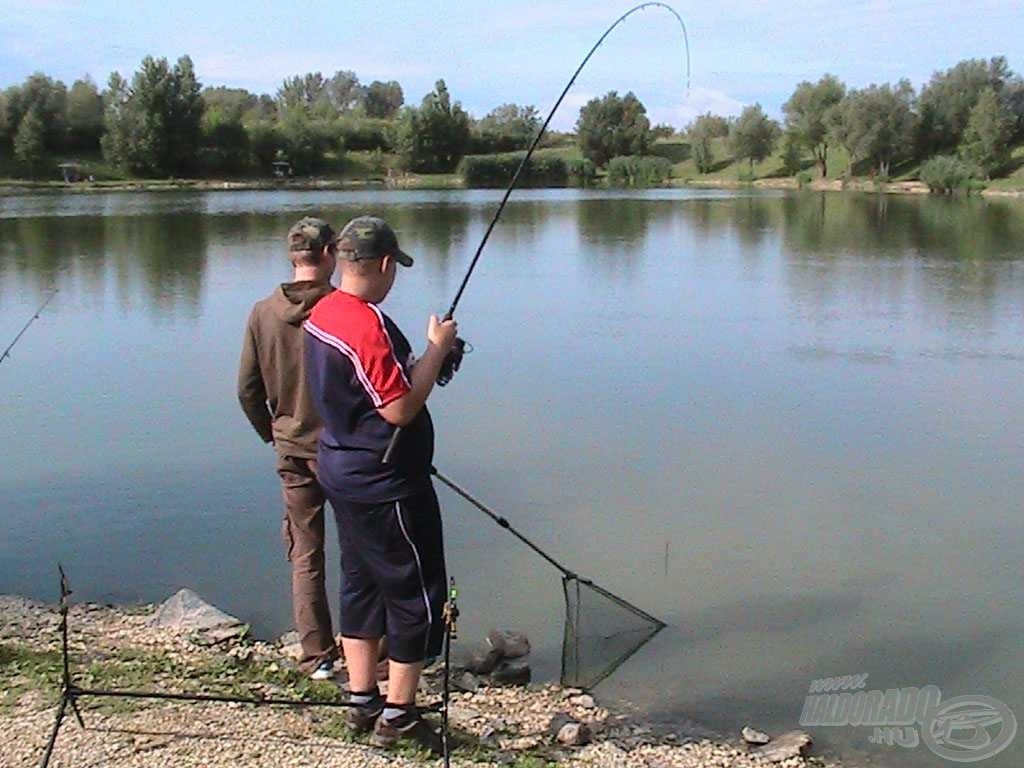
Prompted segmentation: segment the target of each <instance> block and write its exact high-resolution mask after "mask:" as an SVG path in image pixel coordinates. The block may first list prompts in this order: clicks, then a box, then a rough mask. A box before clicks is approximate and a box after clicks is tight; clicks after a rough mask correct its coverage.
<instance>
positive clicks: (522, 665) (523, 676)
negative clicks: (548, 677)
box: [491, 661, 532, 685]
mask: <svg viewBox="0 0 1024 768" xmlns="http://www.w3.org/2000/svg"><path fill="white" fill-rule="evenodd" d="M531 674H532V673H531V672H530V665H529V664H528V663H527V662H525V661H503V662H501V663H500V664H499V665H498V666H497V667H496V668H495V670H494V671H493V672H492V673H491V680H493V681H494V682H495V683H498V684H499V685H527V684H529V682H530V677H531Z"/></svg>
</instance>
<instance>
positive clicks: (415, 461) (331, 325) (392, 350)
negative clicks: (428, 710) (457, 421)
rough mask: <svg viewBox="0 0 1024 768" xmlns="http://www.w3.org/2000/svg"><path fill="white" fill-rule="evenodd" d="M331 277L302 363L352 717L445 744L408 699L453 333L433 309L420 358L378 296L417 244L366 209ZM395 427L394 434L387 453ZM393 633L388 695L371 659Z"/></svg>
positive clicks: (438, 555)
mask: <svg viewBox="0 0 1024 768" xmlns="http://www.w3.org/2000/svg"><path fill="white" fill-rule="evenodd" d="M337 242H338V263H339V266H340V272H341V282H340V285H339V288H338V290H337V291H335V292H334V293H332V294H330V295H329V296H327V297H325V298H324V299H322V300H321V301H320V303H319V304H317V306H316V307H315V309H314V310H313V313H312V314H311V316H310V318H309V320H307V321H306V323H305V326H304V327H305V329H306V331H307V337H306V374H307V379H308V382H309V387H310V393H311V395H312V398H313V402H314V404H315V405H316V408H317V410H318V411H319V413H320V417H321V419H322V422H323V430H322V432H321V434H320V441H319V448H318V452H317V459H318V474H319V477H320V483H321V485H322V486H323V488H324V491H325V492H326V494H327V497H328V499H329V500H330V502H331V506H332V507H333V509H334V513H335V516H336V519H337V523H338V526H337V527H338V538H339V542H340V545H341V561H342V574H343V579H342V581H343V585H342V589H341V612H340V629H341V635H342V645H343V648H344V654H345V660H346V664H347V666H348V672H349V684H350V689H351V696H352V701H353V702H354V703H355V704H357V705H358V706H357V707H355V708H354V709H352V710H351V712H350V724H351V725H352V726H353V727H354V728H356V729H357V730H369V729H370V728H371V727H372V728H373V729H374V741H375V742H376V743H377V744H379V745H382V746H387V745H390V744H393V743H395V742H396V741H397V740H398V739H400V738H409V739H413V740H415V741H417V742H418V743H420V744H422V745H424V746H427V747H429V748H430V749H432V750H434V751H435V752H438V753H439V752H440V749H441V744H440V738H439V736H438V735H437V733H436V732H435V731H434V730H433V729H432V728H430V727H429V726H428V725H427V724H426V723H425V722H424V721H423V720H422V718H421V717H420V715H419V713H418V711H417V710H416V704H415V701H416V689H417V686H418V683H419V676H420V672H421V671H422V669H423V664H424V661H425V660H426V659H427V658H429V657H433V656H437V655H438V654H439V652H440V650H441V642H442V635H443V630H444V626H443V624H444V621H443V617H442V609H443V605H444V601H445V591H446V590H445V586H446V577H445V565H444V546H443V541H442V531H441V516H440V510H439V507H438V502H437V496H436V494H435V493H434V488H433V485H432V483H431V478H430V470H431V464H432V461H433V451H434V428H433V424H432V422H431V419H430V414H429V413H428V411H427V409H426V406H425V404H426V400H427V397H428V395H429V394H430V392H431V390H432V389H433V386H434V383H435V381H436V379H437V376H438V373H439V372H440V370H441V367H442V365H443V363H444V361H445V358H446V357H447V356H448V353H449V351H450V350H451V348H452V345H453V343H454V340H455V333H456V324H455V321H454V320H440V319H438V318H437V316H434V315H432V316H431V317H430V319H429V322H428V326H427V347H426V349H425V351H424V352H423V354H422V355H421V356H420V357H419V359H416V358H414V356H413V354H412V348H411V346H410V344H409V342H408V340H407V339H406V338H405V336H404V335H403V334H402V332H401V331H400V330H399V329H398V326H396V325H395V324H394V322H393V321H392V320H391V318H389V317H388V316H387V315H385V314H383V313H382V312H381V311H380V310H379V309H378V308H377V304H378V303H380V302H381V301H383V300H384V298H385V297H386V296H387V295H388V292H389V291H390V290H391V287H392V285H393V284H394V281H395V275H396V273H397V269H398V265H402V266H404V267H411V266H412V263H413V261H412V258H411V257H410V256H408V254H406V253H405V252H404V251H402V250H401V249H400V248H399V246H398V239H397V237H396V236H395V233H394V231H393V230H392V229H391V227H389V226H388V225H387V223H385V222H384V221H383V220H381V219H379V218H376V217H372V216H361V217H359V218H356V219H353V220H352V221H350V222H349V223H348V224H347V225H345V228H344V229H343V230H342V231H341V234H340V235H339V236H338V240H337ZM397 427H401V428H402V437H401V440H399V441H398V443H397V447H396V449H395V451H394V453H393V455H392V458H391V460H390V461H389V462H388V463H386V464H385V463H384V462H383V461H382V457H383V455H384V452H385V450H386V449H387V445H388V442H389V441H390V439H391V436H392V434H393V433H394V431H395V429H396V428H397ZM384 637H387V648H388V657H389V679H388V697H387V700H386V701H385V700H384V699H383V697H382V696H381V695H380V692H379V690H378V688H377V678H376V662H377V654H378V650H379V647H380V642H381V639H382V638H384Z"/></svg>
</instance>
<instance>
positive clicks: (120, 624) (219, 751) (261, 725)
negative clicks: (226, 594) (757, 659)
mask: <svg viewBox="0 0 1024 768" xmlns="http://www.w3.org/2000/svg"><path fill="white" fill-rule="evenodd" d="M153 610H154V606H139V607H136V608H116V607H109V606H99V605H89V604H84V605H83V604H76V605H73V606H72V608H71V613H70V623H69V626H70V628H71V633H70V655H71V670H72V674H73V675H74V677H75V682H76V683H77V684H78V685H79V686H82V687H84V688H93V689H100V690H102V689H133V690H150V691H152V690H161V691H175V692H192V693H196V692H203V693H207V694H209V693H218V694H231V695H239V696H246V697H257V698H267V697H274V698H287V699H302V700H307V701H308V700H318V701H336V700H339V699H343V698H344V697H345V696H346V695H347V693H346V692H345V690H344V689H343V688H342V687H340V686H341V683H342V681H343V680H344V670H342V672H341V675H342V677H341V679H340V680H339V682H338V683H337V684H336V683H331V682H323V683H313V682H311V681H309V680H307V679H306V678H305V677H303V676H302V675H300V674H299V673H298V672H297V671H296V670H295V664H294V661H293V660H292V659H291V658H290V657H289V655H288V649H287V646H282V645H280V644H270V643H264V642H260V641H258V640H254V639H253V638H251V637H249V636H248V635H242V636H240V637H233V638H231V639H229V640H227V641H218V642H213V643H211V642H210V641H209V640H208V639H207V640H205V641H203V639H202V636H201V634H197V633H196V632H195V631H192V632H188V631H184V630H177V631H175V630H170V629H162V628H156V627H154V626H152V624H151V621H150V615H151V614H152V612H153ZM58 623H59V616H58V614H57V612H56V611H55V610H54V608H53V607H52V606H46V605H42V604H39V603H33V602H30V601H28V600H24V599H22V598H19V597H10V596H3V595H0V691H2V695H0V721H2V722H3V723H4V724H5V727H4V728H2V729H0V765H35V764H37V763H38V760H39V757H40V755H41V754H42V751H43V748H44V746H45V744H46V739H47V736H48V734H49V731H50V728H51V727H52V725H53V714H54V707H55V706H56V704H57V697H58V693H59V684H60V678H61V656H60V653H59V647H60V645H59V643H60V637H59V632H58ZM440 685H441V670H440V668H439V666H436V665H435V666H434V667H432V668H430V669H429V670H428V671H427V672H426V673H425V679H424V684H423V686H421V692H422V701H421V704H427V703H433V702H436V701H437V700H438V699H439V697H440ZM80 706H81V709H82V714H83V717H84V719H85V723H86V728H84V729H83V728H80V727H78V726H77V725H76V723H75V722H74V719H73V718H70V717H69V718H68V720H67V721H65V723H64V727H63V729H62V730H61V732H60V736H59V738H58V740H57V745H56V752H55V754H54V763H53V764H54V765H71V764H73V765H104V766H110V767H111V768H138V767H140V766H149V765H174V766H178V767H179V768H200V766H201V767H202V768H257V766H266V765H274V766H275V768H299V767H300V766H307V765H334V766H338V767H339V768H420V766H423V765H435V766H436V765H437V761H436V759H431V758H430V757H429V756H427V755H424V754H423V753H422V752H419V751H417V750H414V749H410V748H404V749H396V750H391V751H390V752H389V751H383V750H381V749H378V748H375V747H373V746H372V745H371V744H370V743H369V741H368V738H367V737H366V736H357V735H353V734H351V733H350V731H349V730H348V728H347V726H346V725H345V721H344V716H343V714H342V712H341V711H339V710H337V709H326V708H317V709H303V710H297V709H291V708H280V707H270V706H264V707H258V708H255V707H251V706H238V705H226V704H213V703H184V702H173V703H168V702H158V701H153V700H144V699H118V698H91V697H85V698H83V699H81V701H80ZM564 718H569V719H570V720H571V721H573V722H576V723H580V724H586V727H587V733H588V734H589V736H588V737H587V738H586V739H584V740H581V741H579V742H574V743H565V742H564V741H563V740H560V739H558V738H556V737H555V736H554V733H555V732H556V731H557V730H558V727H557V726H556V727H553V724H554V723H559V724H560V723H561V722H563V719H564ZM451 722H452V726H453V730H452V735H453V739H454V740H455V743H456V744H457V748H456V751H455V753H454V756H453V765H456V766H461V767H463V768H498V767H499V766H503V767H505V768H612V767H613V766H614V768H619V766H625V765H637V766H639V765H665V766H675V767H676V768H712V767H713V766H722V765H729V766H732V768H758V766H763V765H765V763H763V762H762V761H761V759H760V757H757V756H755V755H756V753H755V752H754V751H753V750H751V749H748V748H747V747H745V746H743V745H740V744H736V743H730V742H729V741H727V740H724V739H718V738H713V737H710V735H709V734H708V732H706V731H699V732H698V731H691V732H689V733H684V732H672V731H669V730H668V729H667V728H666V727H657V728H656V727H653V726H650V725H648V724H645V723H643V722H640V721H638V720H637V719H636V718H634V717H632V716H630V715H627V714H624V713H622V712H615V711H613V710H611V709H609V708H606V707H604V706H602V705H601V704H599V703H597V702H595V700H594V698H593V697H592V696H589V695H582V691H580V690H578V689H572V688H561V687H559V686H557V685H553V684H535V685H531V686H528V687H520V686H507V687H493V686H486V685H481V686H480V687H479V688H478V689H477V690H476V691H475V692H456V693H454V694H453V696H452V708H451ZM691 727H692V726H691ZM783 764H784V765H786V766H787V768H811V766H814V767H821V766H826V765H834V763H830V762H827V761H825V760H823V759H821V758H815V757H808V756H804V755H796V756H794V757H792V758H790V759H788V760H787V761H786V762H785V763H783Z"/></svg>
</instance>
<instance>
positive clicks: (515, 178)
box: [382, 2, 690, 464]
mask: <svg viewBox="0 0 1024 768" xmlns="http://www.w3.org/2000/svg"><path fill="white" fill-rule="evenodd" d="M647 8H664V9H665V10H666V11H668V12H669V13H671V14H672V16H674V17H675V19H676V21H678V22H679V27H680V29H682V31H683V43H684V44H685V48H686V93H687V95H689V93H690V37H689V35H688V34H687V32H686V23H685V22H684V21H683V17H682V16H680V15H679V14H678V13H677V12H676V10H675V8H673V7H672V6H671V5H668V4H666V3H658V2H649V3H640V5H637V6H634V7H633V8H630V9H629V10H628V11H626V12H625V13H624V14H622V15H621V16H619V18H617V19H616V20H615V21H614V22H612V24H611V26H610V27H608V29H606V30H605V31H604V34H603V35H601V37H599V38H598V39H597V42H596V43H594V45H593V47H592V48H591V49H590V51H588V52H587V55H586V56H584V57H583V61H581V62H580V65H579V66H578V67H576V71H575V72H573V75H572V77H571V78H569V82H568V83H566V84H565V88H563V89H562V93H561V95H559V97H558V99H557V101H555V105H554V106H553V107H552V108H551V111H550V112H549V113H548V116H547V118H546V119H545V120H544V124H543V125H542V126H541V127H540V130H539V131H537V134H536V135H535V136H534V137H533V141H532V142H531V143H530V146H529V148H528V149H527V150H526V154H525V155H523V159H522V161H520V163H519V167H517V168H516V172H515V173H514V174H513V175H512V181H510V182H509V185H508V188H507V189H506V190H505V194H504V195H502V197H501V202H499V203H498V208H497V210H496V211H495V212H494V216H493V217H492V218H491V221H490V223H489V224H488V225H487V229H486V230H485V231H484V236H483V238H481V240H480V244H479V245H478V246H477V248H476V253H474V254H473V258H472V260H471V261H470V262H469V268H468V269H467V270H466V274H465V275H464V276H463V278H462V282H461V283H460V284H459V289H458V291H456V292H455V298H453V299H452V303H451V306H449V307H448V311H447V312H446V313H445V315H444V319H445V320H451V318H452V317H454V315H455V309H456V308H457V307H458V306H459V301H461V300H462V294H463V293H464V292H465V290H466V286H467V285H469V280H470V278H471V277H472V276H473V271H474V270H475V269H476V265H477V262H479V261H480V256H481V255H482V254H483V252H484V246H486V245H487V241H488V239H490V237H491V232H493V231H494V227H495V225H496V224H497V223H498V219H500V218H501V214H502V212H503V211H504V210H505V205H506V203H508V199H509V197H511V195H512V191H513V190H514V189H515V188H516V185H517V184H518V183H519V177H520V176H522V174H523V171H524V170H525V168H526V166H527V165H528V164H529V162H530V158H531V157H532V156H533V153H534V150H536V149H537V146H538V145H539V144H540V140H541V139H542V138H543V137H544V134H545V133H546V132H547V130H548V126H549V125H550V124H551V120H552V119H553V118H554V116H555V113H556V112H557V111H558V108H559V107H560V106H561V105H562V101H563V100H564V99H565V97H566V95H567V94H568V93H569V89H570V88H572V86H573V84H574V83H575V82H576V78H577V77H579V75H580V72H582V71H583V68H584V67H585V66H586V65H587V62H588V61H590V58H591V57H592V56H593V55H594V54H595V53H596V52H597V49H598V48H600V47H601V44H602V43H604V41H605V38H607V37H608V35H610V34H611V33H612V30H614V29H615V28H616V27H617V26H619V24H621V23H622V22H624V21H625V20H626V19H628V18H629V17H630V16H632V15H633V14H634V13H637V12H639V11H643V10H645V9H647ZM460 341H461V340H460ZM455 355H456V357H455V360H456V361H460V360H461V349H458V348H457V349H456V352H455ZM455 370H458V362H456V363H455ZM447 378H448V379H450V378H451V376H450V375H449V376H447ZM445 383H447V381H446V382H445ZM401 434H402V428H401V427H396V428H395V431H394V432H393V433H392V435H391V440H390V442H388V447H387V449H386V450H385V451H384V457H383V459H382V460H383V462H384V463H385V464H389V463H390V462H391V457H392V455H393V453H394V450H395V447H396V446H397V445H398V440H399V436H400V435H401Z"/></svg>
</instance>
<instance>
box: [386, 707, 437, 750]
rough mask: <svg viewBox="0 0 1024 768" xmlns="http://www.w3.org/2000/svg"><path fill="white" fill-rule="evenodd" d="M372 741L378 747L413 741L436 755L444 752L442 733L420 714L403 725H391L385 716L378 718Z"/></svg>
mask: <svg viewBox="0 0 1024 768" xmlns="http://www.w3.org/2000/svg"><path fill="white" fill-rule="evenodd" d="M372 741H373V743H374V744H375V745H376V746H378V747H393V746H394V745H395V744H397V743H398V742H399V741H411V742H413V743H415V744H418V745H419V746H421V747H425V748H426V749H428V750H430V751H431V752H432V753H433V754H435V755H440V754H443V753H444V747H443V745H442V744H441V734H439V733H438V732H437V731H435V730H434V729H433V728H431V727H430V725H429V724H428V723H427V721H426V720H424V719H423V718H422V717H420V716H419V715H417V716H416V719H415V720H412V721H411V722H409V723H407V724H406V725H403V726H397V725H390V724H389V723H388V722H387V721H386V720H385V719H384V718H383V717H379V718H377V723H376V725H374V726H373V738H372Z"/></svg>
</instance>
